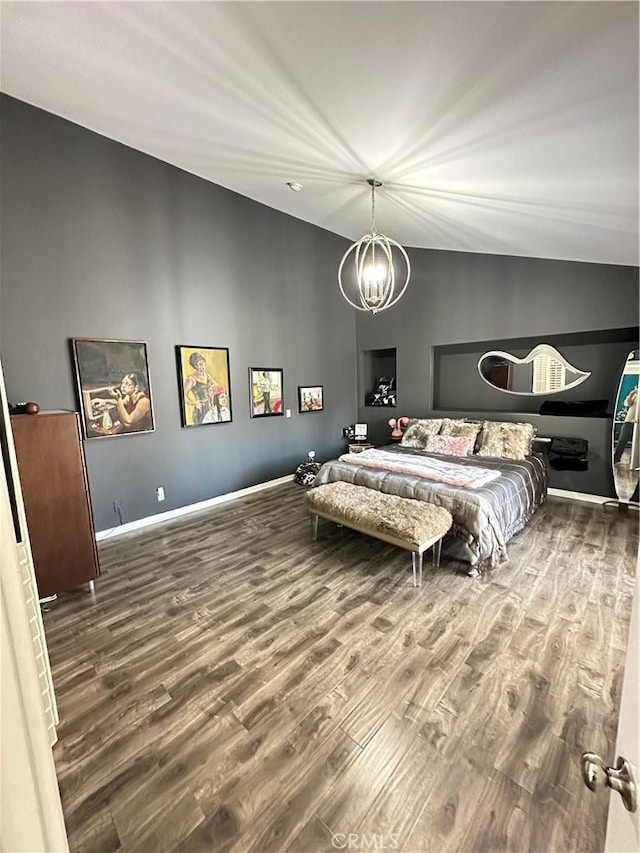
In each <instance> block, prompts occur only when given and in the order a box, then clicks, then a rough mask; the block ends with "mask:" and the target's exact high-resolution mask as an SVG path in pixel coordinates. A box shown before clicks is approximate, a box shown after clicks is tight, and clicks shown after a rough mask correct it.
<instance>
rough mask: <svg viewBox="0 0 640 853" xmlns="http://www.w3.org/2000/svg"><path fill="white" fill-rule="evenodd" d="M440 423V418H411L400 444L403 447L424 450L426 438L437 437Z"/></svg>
mask: <svg viewBox="0 0 640 853" xmlns="http://www.w3.org/2000/svg"><path fill="white" fill-rule="evenodd" d="M441 423H442V418H411V420H410V421H409V426H408V427H407V429H406V430H405V433H404V435H403V436H402V441H401V442H400V444H401V445H402V446H403V447H414V448H415V449H416V450H424V449H425V445H426V443H427V438H428V436H430V435H437V434H438V431H439V430H440V424H441Z"/></svg>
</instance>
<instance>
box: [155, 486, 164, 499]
mask: <svg viewBox="0 0 640 853" xmlns="http://www.w3.org/2000/svg"><path fill="white" fill-rule="evenodd" d="M156 497H157V498H158V501H163V500H164V487H163V486H158V488H157V489H156Z"/></svg>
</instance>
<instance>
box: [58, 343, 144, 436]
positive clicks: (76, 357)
mask: <svg viewBox="0 0 640 853" xmlns="http://www.w3.org/2000/svg"><path fill="white" fill-rule="evenodd" d="M71 345H72V350H73V362H74V367H75V373H76V384H77V388H78V398H79V402H80V414H81V418H82V427H83V429H84V434H85V438H110V437H112V436H116V435H132V434H133V433H140V432H153V430H154V429H155V424H154V419H153V403H152V400H151V385H150V382H149V364H148V360H147V345H146V343H145V342H144V341H120V340H102V339H99V338H72V339H71Z"/></svg>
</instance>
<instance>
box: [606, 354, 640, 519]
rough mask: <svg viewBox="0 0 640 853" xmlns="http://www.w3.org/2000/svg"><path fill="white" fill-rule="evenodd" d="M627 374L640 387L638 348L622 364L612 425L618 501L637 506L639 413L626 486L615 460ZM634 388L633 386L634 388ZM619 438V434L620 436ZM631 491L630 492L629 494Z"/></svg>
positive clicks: (639, 474) (612, 468) (639, 472)
mask: <svg viewBox="0 0 640 853" xmlns="http://www.w3.org/2000/svg"><path fill="white" fill-rule="evenodd" d="M631 363H633V364H635V365H637V366H636V368H635V369H634V370H629V369H628V367H629V364H631ZM626 376H635V377H636V384H635V387H636V388H638V387H639V385H640V359H639V358H638V350H635V349H634V350H631V352H630V353H629V355H628V356H627V360H626V361H625V363H624V365H623V366H622V372H621V374H620V381H619V382H618V388H617V390H616V397H615V404H614V410H613V423H612V425H611V470H612V472H613V484H614V487H615V490H616V495H617V496H618V503H619V505H620V506H621V507H622V506H628V505H630V506H637V503H636V501H634V495H636V493H637V491H638V483H639V482H640V469H639V468H638V467H636V468H632V467H631V466H632V463H633V461H634V456H635V457H636V460H635V461H636V465H640V462H638V459H637V457H638V455H639V454H640V449H639V443H640V425H639V423H638V419H637V415H636V420H635V422H633V421H632V423H633V424H634V428H633V432H632V436H631V449H630V464H629V483H628V484H627V487H626V488H624V489H623V488H621V483H620V477H619V476H617V475H618V474H621V472H620V471H619V469H618V468H617V467H616V465H617V464H619V463H616V462H615V461H614V460H615V454H616V444H617V441H616V425H617V424H621V425H622V424H623V423H625V421H619V420H618V419H617V416H618V413H619V412H620V410H621V407H623V406H624V399H625V398H626V396H628V394H629V393H631V392H630V391H629V392H627V394H625V397H624V398H623V396H622V395H623V386H624V380H625V377H626ZM631 390H633V387H632V389H631ZM636 412H637V409H636ZM618 440H619V436H618ZM627 492H629V494H627Z"/></svg>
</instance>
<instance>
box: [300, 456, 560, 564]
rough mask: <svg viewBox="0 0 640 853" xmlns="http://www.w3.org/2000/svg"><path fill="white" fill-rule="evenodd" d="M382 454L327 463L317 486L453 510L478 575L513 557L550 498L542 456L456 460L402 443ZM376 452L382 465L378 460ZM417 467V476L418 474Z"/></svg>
mask: <svg viewBox="0 0 640 853" xmlns="http://www.w3.org/2000/svg"><path fill="white" fill-rule="evenodd" d="M382 450H383V452H382V453H380V451H375V450H373V451H372V450H366V451H364V452H362V453H359V454H345V455H344V456H341V457H340V458H339V459H337V460H334V461H331V462H325V464H324V465H323V466H322V468H321V469H320V471H319V472H318V474H317V476H316V478H315V481H314V483H313V485H314V486H320V485H323V484H325V483H334V482H337V481H344V482H347V483H353V484H355V485H358V486H366V487H368V488H370V489H377V490H378V491H380V492H385V493H386V494H391V495H397V496H399V497H405V498H413V499H415V500H422V501H427V502H428V503H432V504H435V505H437V506H442V507H444V508H445V509H448V510H449V512H451V514H452V516H453V527H452V529H451V533H452V535H453V536H454V537H455V539H456V540H458V543H459V544H461V545H462V548H461V549H460V548H459V549H457V550H458V551H461V552H462V554H461V556H462V557H463V559H466V560H468V561H469V562H470V563H471V566H472V567H473V568H474V572H473V574H477V573H478V571H479V570H482V569H484V568H489V567H493V566H496V565H498V564H499V563H501V562H504V561H505V560H507V559H508V554H507V542H508V541H509V539H511V537H512V536H514V535H515V534H516V533H518V531H520V530H522V528H523V527H524V526H525V525H526V524H527V522H528V521H529V519H530V518H531V516H532V515H533V513H534V512H535V511H536V509H537V508H538V507H539V506H540V505H541V504H542V503H543V502H544V500H545V498H546V494H547V468H546V463H545V460H544V458H543V457H542V456H541V455H539V454H535V453H530V454H528V455H526V456H525V457H524V458H523V459H506V458H501V457H489V456H486V455H485V456H482V457H479V456H476V455H469V456H464V457H460V456H451V455H448V454H442V453H433V452H430V451H428V450H422V449H419V448H415V447H407V446H402V445H390V446H387V447H384V448H383V449H382ZM376 453H377V454H378V457H377V461H375V460H374V461H372V460H373V456H372V454H376ZM394 460H397V461H395V462H394ZM421 460H432V461H433V463H435V469H436V471H437V470H438V468H440V469H441V470H442V471H444V479H445V480H449V482H442V481H439V480H434V479H430V475H429V474H427V476H425V475H424V473H423V472H422V471H421V470H420V466H421V465H424V464H426V466H427V468H428V467H429V466H430V465H431V462H426V463H424V462H422V461H421ZM387 461H388V466H387V465H386V462H387ZM442 463H443V464H442ZM414 464H415V465H416V466H417V467H416V472H414V473H412V469H413V467H412V466H413V465H414ZM456 472H458V473H459V477H456V476H455V474H456ZM480 472H483V473H482V474H480ZM487 472H490V474H487ZM474 480H475V482H474Z"/></svg>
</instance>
